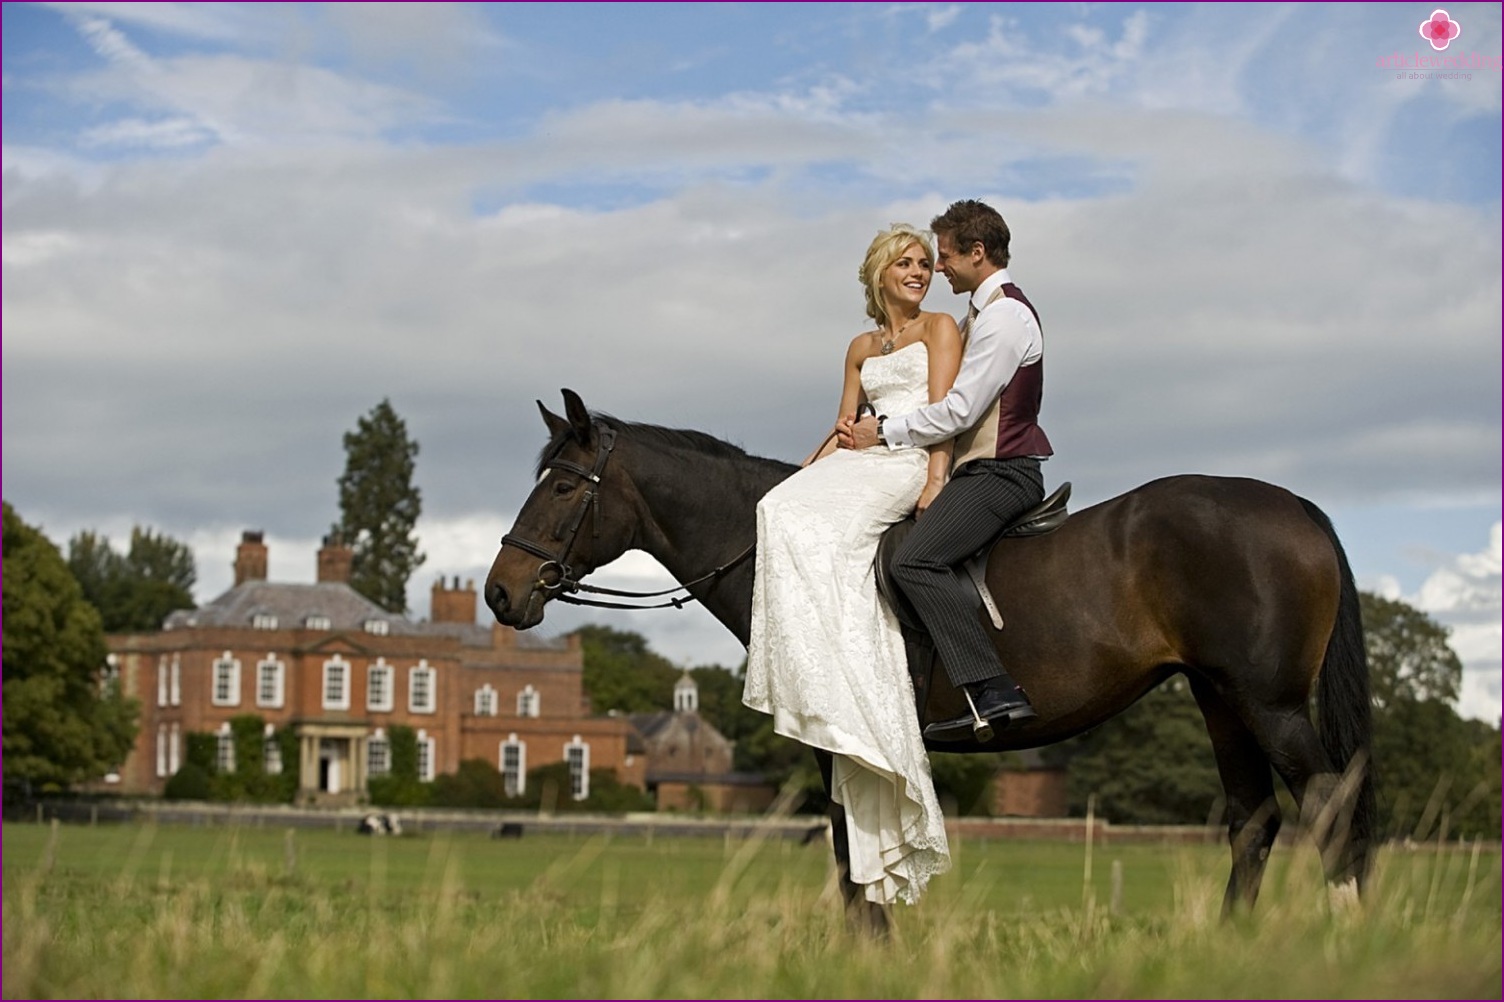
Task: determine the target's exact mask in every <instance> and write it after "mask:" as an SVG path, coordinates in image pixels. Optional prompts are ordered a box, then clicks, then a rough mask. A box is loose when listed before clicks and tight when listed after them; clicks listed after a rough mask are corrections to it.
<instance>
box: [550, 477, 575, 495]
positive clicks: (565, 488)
mask: <svg viewBox="0 0 1504 1002" xmlns="http://www.w3.org/2000/svg"><path fill="white" fill-rule="evenodd" d="M573 493H574V484H572V483H570V482H569V481H568V480H560V481H559V482H558V483H556V484H554V496H555V497H565V496H566V495H569V494H573Z"/></svg>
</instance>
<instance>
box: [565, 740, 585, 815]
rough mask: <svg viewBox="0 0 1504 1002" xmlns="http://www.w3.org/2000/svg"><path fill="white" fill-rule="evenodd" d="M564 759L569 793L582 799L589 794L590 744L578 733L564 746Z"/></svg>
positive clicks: (577, 798)
mask: <svg viewBox="0 0 1504 1002" xmlns="http://www.w3.org/2000/svg"><path fill="white" fill-rule="evenodd" d="M564 761H566V762H568V763H569V795H570V796H572V797H574V799H576V800H584V799H585V798H586V797H588V796H590V746H589V745H587V744H585V743H584V742H583V741H581V740H580V736H579V735H578V734H576V735H575V736H574V739H573V740H572V741H570V742H569V744H567V745H565V746H564Z"/></svg>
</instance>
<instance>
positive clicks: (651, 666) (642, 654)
mask: <svg viewBox="0 0 1504 1002" xmlns="http://www.w3.org/2000/svg"><path fill="white" fill-rule="evenodd" d="M575 632H576V633H577V634H578V635H579V638H580V653H581V655H582V656H583V659H584V662H585V678H584V681H585V691H586V692H587V693H589V695H590V709H591V710H592V711H593V712H595V713H609V712H610V711H612V710H617V711H619V712H621V713H649V712H652V711H653V710H668V709H672V708H673V705H674V683H675V682H676V681H678V678H679V675H680V674H681V672H680V670H679V669H678V668H675V667H674V665H673V663H672V662H670V661H669V660H668V658H666V657H664V656H663V655H661V654H659V653H657V652H656V651H654V650H653V649H652V648H650V647H649V646H648V642H647V638H645V637H643V636H642V634H640V633H632V632H631V631H628V630H616V629H612V628H611V627H609V626H595V625H591V626H582V627H580V628H579V629H578V630H577V631H575Z"/></svg>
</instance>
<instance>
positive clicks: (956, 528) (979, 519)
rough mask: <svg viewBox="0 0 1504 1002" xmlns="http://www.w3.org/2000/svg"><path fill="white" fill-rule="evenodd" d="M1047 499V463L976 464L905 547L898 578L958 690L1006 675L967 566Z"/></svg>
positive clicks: (958, 477) (959, 476)
mask: <svg viewBox="0 0 1504 1002" xmlns="http://www.w3.org/2000/svg"><path fill="white" fill-rule="evenodd" d="M1042 500H1044V475H1043V473H1042V472H1041V471H1040V469H1039V460H1037V459H1029V458H1019V459H977V460H972V461H971V462H969V463H966V464H965V465H963V466H961V467H960V468H959V469H957V470H956V472H955V473H954V474H953V475H952V476H951V479H950V483H948V484H946V485H945V489H944V490H942V491H941V492H940V495H939V496H938V497H937V498H935V500H934V502H933V503H932V504H931V505H930V506H929V508H928V509H927V510H926V511H925V513H924V514H923V515H921V516H919V520H918V521H917V522H916V523H915V525H914V530H913V531H912V532H910V533H909V536H908V538H907V539H905V540H904V542H903V545H902V546H900V547H899V548H898V553H897V554H896V555H895V557H894V564H893V578H894V580H895V581H896V582H897V583H898V586H899V587H900V588H902V589H903V593H904V594H905V595H906V596H908V599H909V601H910V602H912V603H913V604H914V609H915V611H916V612H918V613H919V618H920V619H921V620H922V621H923V623H924V625H925V627H926V628H927V629H928V630H929V632H930V638H931V639H932V640H933V641H934V643H935V650H936V652H937V653H939V655H940V660H941V661H942V662H943V663H944V664H945V671H946V674H948V675H949V676H950V680H951V682H952V683H954V684H955V685H961V684H962V683H964V682H981V681H983V680H984V679H989V678H995V677H996V676H998V675H1000V674H1003V673H1004V669H1003V666H1002V665H1001V664H1000V663H999V661H998V657H997V650H996V648H994V647H993V646H992V640H991V639H990V638H989V637H988V635H987V630H986V628H985V627H984V626H983V625H982V619H981V616H980V612H981V608H982V602H981V598H980V597H979V596H978V595H977V590H976V586H975V585H973V584H972V581H971V578H970V577H969V576H967V574H966V572H965V571H963V570H961V569H960V566H961V565H962V564H964V563H965V562H966V561H967V560H968V559H970V557H971V556H972V555H973V554H974V553H976V552H977V551H978V550H980V549H981V548H982V547H983V546H986V545H987V544H988V543H989V542H991V541H992V539H993V538H994V537H995V536H996V535H997V534H998V533H999V532H1001V531H1002V530H1003V528H1004V526H1006V525H1007V524H1008V523H1009V522H1011V521H1013V519H1015V518H1017V517H1018V516H1019V515H1020V514H1022V513H1023V512H1025V511H1027V510H1028V509H1029V508H1031V507H1033V506H1034V505H1036V504H1038V503H1039V502H1040V501H1042Z"/></svg>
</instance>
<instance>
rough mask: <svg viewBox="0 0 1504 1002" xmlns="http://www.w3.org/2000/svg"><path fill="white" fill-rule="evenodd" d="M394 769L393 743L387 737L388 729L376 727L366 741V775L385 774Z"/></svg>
mask: <svg viewBox="0 0 1504 1002" xmlns="http://www.w3.org/2000/svg"><path fill="white" fill-rule="evenodd" d="M391 771H392V744H391V742H390V741H388V740H387V739H386V731H384V730H382V729H381V728H379V727H378V728H376V733H374V734H372V735H371V737H370V740H368V741H367V742H366V775H367V776H385V775H386V774H387V773H389V772H391Z"/></svg>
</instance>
